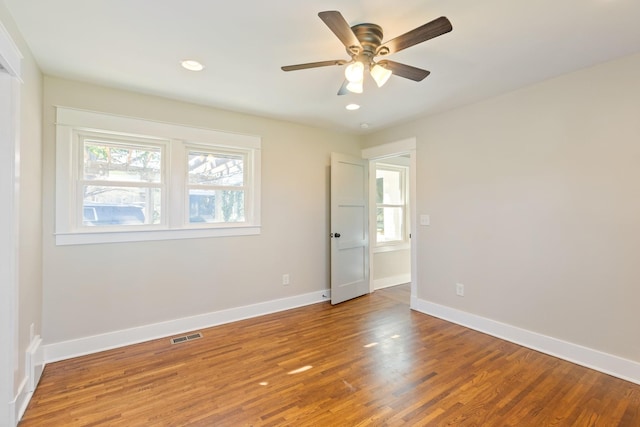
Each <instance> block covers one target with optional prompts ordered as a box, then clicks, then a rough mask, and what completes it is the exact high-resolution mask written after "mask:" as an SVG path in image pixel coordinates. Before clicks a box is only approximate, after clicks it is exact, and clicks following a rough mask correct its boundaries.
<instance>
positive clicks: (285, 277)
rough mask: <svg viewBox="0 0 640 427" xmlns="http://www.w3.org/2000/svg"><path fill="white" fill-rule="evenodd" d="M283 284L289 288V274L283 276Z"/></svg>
mask: <svg viewBox="0 0 640 427" xmlns="http://www.w3.org/2000/svg"><path fill="white" fill-rule="evenodd" d="M282 284H283V285H284V286H287V285H288V284H289V274H288V273H287V274H283V275H282Z"/></svg>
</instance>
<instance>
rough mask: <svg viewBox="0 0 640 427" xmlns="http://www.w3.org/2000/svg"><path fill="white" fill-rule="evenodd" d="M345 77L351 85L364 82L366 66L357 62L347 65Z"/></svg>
mask: <svg viewBox="0 0 640 427" xmlns="http://www.w3.org/2000/svg"><path fill="white" fill-rule="evenodd" d="M344 76H345V77H346V78H347V80H349V82H350V83H357V82H362V80H363V79H364V64H363V63H362V62H359V61H356V62H354V63H352V64H349V65H347V68H345V70H344Z"/></svg>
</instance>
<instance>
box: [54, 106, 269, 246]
mask: <svg viewBox="0 0 640 427" xmlns="http://www.w3.org/2000/svg"><path fill="white" fill-rule="evenodd" d="M56 110H57V112H56V231H55V235H56V244H58V245H69V244H89V243H103V242H133V241H144V240H165V239H182V238H198V237H216V236H235V235H251V234H259V233H260V161H261V153H260V145H261V142H260V138H259V137H256V136H250V135H240V134H233V133H226V132H221V131H214V130H210V129H202V128H193V127H188V126H182V125H175V124H170V123H161V122H153V121H148V120H142V119H135V118H129V117H121V116H113V115H108V114H102V113H96V112H90V111H82V110H73V109H68V108H64V107H57V109H56ZM167 136H171V137H170V138H167ZM190 161H191V162H192V163H191V166H190ZM194 162H198V163H199V164H197V165H196V164H195V163H194ZM192 202H193V203H192ZM192 210H193V211H194V214H193V215H192ZM196 215H199V216H204V218H196Z"/></svg>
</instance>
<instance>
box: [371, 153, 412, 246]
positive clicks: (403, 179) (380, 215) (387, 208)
mask: <svg viewBox="0 0 640 427" xmlns="http://www.w3.org/2000/svg"><path fill="white" fill-rule="evenodd" d="M406 200H407V168H406V167H404V166H397V165H391V164H380V163H378V164H377V165H376V245H377V246H388V245H398V244H404V243H406V242H407V241H408V231H407V206H406Z"/></svg>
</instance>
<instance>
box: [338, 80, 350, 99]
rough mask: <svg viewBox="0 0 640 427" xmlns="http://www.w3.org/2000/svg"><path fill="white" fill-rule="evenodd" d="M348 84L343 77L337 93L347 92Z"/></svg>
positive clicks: (343, 93) (344, 93)
mask: <svg viewBox="0 0 640 427" xmlns="http://www.w3.org/2000/svg"><path fill="white" fill-rule="evenodd" d="M348 84H349V80H347V79H345V80H344V82H342V86H340V89H338V95H346V94H348V93H349V91H348V90H347V85H348Z"/></svg>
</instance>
